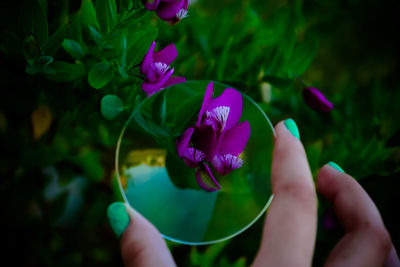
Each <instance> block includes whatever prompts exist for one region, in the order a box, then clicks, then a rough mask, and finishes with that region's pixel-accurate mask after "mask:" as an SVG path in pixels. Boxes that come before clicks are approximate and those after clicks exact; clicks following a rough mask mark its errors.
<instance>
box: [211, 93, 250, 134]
mask: <svg viewBox="0 0 400 267" xmlns="http://www.w3.org/2000/svg"><path fill="white" fill-rule="evenodd" d="M219 106H226V107H229V108H230V110H229V116H228V119H227V121H226V125H225V129H226V130H227V129H229V128H231V127H232V126H234V125H235V124H236V123H238V121H239V119H240V116H241V115H242V108H243V100H242V95H241V94H240V93H239V92H238V91H236V90H235V89H233V88H226V89H225V90H224V92H223V93H222V94H221V95H220V96H218V97H216V98H215V99H213V100H212V101H211V102H210V104H209V105H208V107H207V111H212V110H213V109H215V108H216V107H219Z"/></svg>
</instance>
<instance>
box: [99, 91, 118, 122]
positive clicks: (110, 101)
mask: <svg viewBox="0 0 400 267" xmlns="http://www.w3.org/2000/svg"><path fill="white" fill-rule="evenodd" d="M100 105H101V107H100V110H101V115H103V116H104V118H106V119H108V120H112V119H114V118H115V117H117V116H118V115H119V114H120V113H121V112H122V111H123V110H124V103H123V102H122V100H121V99H120V98H119V97H118V96H115V95H106V96H104V97H103V98H102V99H101V104H100Z"/></svg>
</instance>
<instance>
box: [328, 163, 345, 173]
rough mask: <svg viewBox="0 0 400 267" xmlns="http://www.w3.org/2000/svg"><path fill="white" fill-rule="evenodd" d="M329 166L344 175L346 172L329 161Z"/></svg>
mask: <svg viewBox="0 0 400 267" xmlns="http://www.w3.org/2000/svg"><path fill="white" fill-rule="evenodd" d="M328 165H329V166H331V167H332V168H334V169H336V170H338V171H340V172H343V173H344V170H343V169H342V168H340V166H339V165H337V164H336V163H335V162H333V161H329V162H328Z"/></svg>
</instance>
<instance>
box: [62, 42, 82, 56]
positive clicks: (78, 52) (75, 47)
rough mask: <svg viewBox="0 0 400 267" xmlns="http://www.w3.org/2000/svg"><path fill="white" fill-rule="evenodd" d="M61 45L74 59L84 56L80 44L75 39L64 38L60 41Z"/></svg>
mask: <svg viewBox="0 0 400 267" xmlns="http://www.w3.org/2000/svg"><path fill="white" fill-rule="evenodd" d="M62 47H63V48H64V50H65V51H66V52H67V53H68V54H69V55H70V56H71V57H73V58H74V59H81V58H82V57H84V56H85V52H83V48H82V46H81V45H80V44H79V43H78V42H77V41H74V40H71V39H65V40H64V41H63V43H62Z"/></svg>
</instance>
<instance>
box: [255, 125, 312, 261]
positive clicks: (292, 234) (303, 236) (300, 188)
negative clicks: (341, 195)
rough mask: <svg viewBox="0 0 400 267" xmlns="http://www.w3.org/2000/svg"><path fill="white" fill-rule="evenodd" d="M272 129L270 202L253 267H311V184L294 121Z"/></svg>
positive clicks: (308, 169)
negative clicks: (273, 137) (271, 194)
mask: <svg viewBox="0 0 400 267" xmlns="http://www.w3.org/2000/svg"><path fill="white" fill-rule="evenodd" d="M293 127H294V128H293ZM275 129H276V133H277V138H276V139H275V147H274V154H273V163H272V190H273V194H274V199H273V200H272V203H271V206H270V208H269V211H268V214H267V217H266V220H265V224H264V231H263V237H262V242H261V246H260V249H259V251H258V254H257V256H256V259H255V261H254V266H311V262H312V256H313V251H314V244H315V236H316V227H317V226H316V225H317V205H316V193H315V187H314V182H313V180H312V176H311V171H310V168H309V165H308V162H307V157H306V154H305V152H304V148H303V145H302V144H301V142H300V140H299V138H298V137H296V130H297V126H296V125H295V124H294V121H293V120H286V121H285V122H280V123H278V124H277V126H276V127H275ZM292 132H294V133H292ZM297 134H298V132H297Z"/></svg>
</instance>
